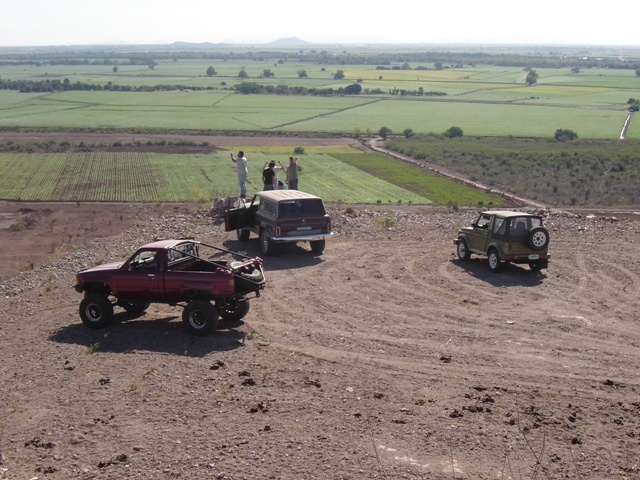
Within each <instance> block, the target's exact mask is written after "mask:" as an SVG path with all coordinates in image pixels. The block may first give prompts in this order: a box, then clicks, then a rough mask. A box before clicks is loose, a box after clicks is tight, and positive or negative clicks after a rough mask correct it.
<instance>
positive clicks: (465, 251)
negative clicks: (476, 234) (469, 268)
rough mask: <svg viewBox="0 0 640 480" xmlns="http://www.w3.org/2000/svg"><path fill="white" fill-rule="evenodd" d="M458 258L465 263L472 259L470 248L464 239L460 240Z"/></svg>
mask: <svg viewBox="0 0 640 480" xmlns="http://www.w3.org/2000/svg"><path fill="white" fill-rule="evenodd" d="M457 252H458V258H459V259H460V260H462V261H463V262H468V261H469V259H470V258H471V252H470V251H469V246H468V245H467V241H466V240H465V239H464V238H461V239H460V240H458V248H457Z"/></svg>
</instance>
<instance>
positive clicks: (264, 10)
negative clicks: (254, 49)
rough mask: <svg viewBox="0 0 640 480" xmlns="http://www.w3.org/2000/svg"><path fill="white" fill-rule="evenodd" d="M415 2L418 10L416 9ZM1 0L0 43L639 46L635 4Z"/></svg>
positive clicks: (559, 0) (573, 0)
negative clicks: (292, 39)
mask: <svg viewBox="0 0 640 480" xmlns="http://www.w3.org/2000/svg"><path fill="white" fill-rule="evenodd" d="M411 3H413V6H411ZM411 3H410V2H404V3H402V4H397V3H395V2H356V1H353V0H351V1H350V0H320V1H318V0H316V1H301V0H295V1H294V0H271V1H269V0H260V1H256V0H236V1H233V0H231V1H229V0H0V12H1V13H0V46H31V45H79V44H82V45H84V44H99V43H102V44H105V43H107V44H112V43H131V44H135V43H172V42H176V41H184V42H213V43H218V42H240V43H247V42H249V43H268V42H272V41H274V40H277V39H279V38H285V37H298V38H300V39H302V40H305V41H308V42H315V43H360V42H367V43H370V42H384V43H482V44H489V43H520V44H572V45H581V44H584V45H634V46H640V33H638V28H637V18H638V14H639V13H640V4H639V3H638V1H637V0H618V1H616V2H612V3H608V2H585V1H583V0H581V1H577V0H536V1H528V2H527V1H523V0H520V1H518V0H508V1H507V0H485V1H479V0H457V1H456V0H454V1H451V2H443V1H438V2H429V1H421V2H416V3H414V2H411Z"/></svg>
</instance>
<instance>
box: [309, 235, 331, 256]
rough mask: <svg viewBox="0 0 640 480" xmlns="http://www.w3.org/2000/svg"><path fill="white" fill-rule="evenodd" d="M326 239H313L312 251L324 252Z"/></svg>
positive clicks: (311, 243)
mask: <svg viewBox="0 0 640 480" xmlns="http://www.w3.org/2000/svg"><path fill="white" fill-rule="evenodd" d="M326 243H327V242H326V241H325V239H324V238H323V239H322V240H311V241H310V242H309V245H311V251H312V252H313V253H322V252H324V247H325V245H326Z"/></svg>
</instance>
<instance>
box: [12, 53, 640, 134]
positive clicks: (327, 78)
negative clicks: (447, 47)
mask: <svg viewBox="0 0 640 480" xmlns="http://www.w3.org/2000/svg"><path fill="white" fill-rule="evenodd" d="M407 65H408V67H407V69H394V70H391V69H388V70H379V69H377V66H376V65H362V64H348V63H347V64H339V65H338V64H315V63H305V62H303V61H286V62H281V61H277V60H274V59H273V58H272V57H268V56H264V57H261V56H256V58H255V59H253V60H252V61H247V60H237V59H233V60H228V61H227V60H225V61H221V60H219V59H180V60H175V61H174V60H159V61H158V62H157V64H156V65H155V67H154V69H153V70H151V69H150V68H149V67H148V66H146V65H127V64H124V63H121V64H119V65H118V66H117V69H118V70H117V72H114V71H113V68H114V67H113V66H112V65H111V64H104V65H101V64H95V65H94V64H86V65H85V64H82V65H48V64H39V65H33V64H27V65H3V64H2V63H0V79H5V80H6V79H11V80H24V81H33V82H42V81H45V82H46V81H49V82H51V81H53V80H57V81H63V80H64V79H67V80H68V81H69V82H70V83H72V84H73V83H76V82H80V83H82V84H86V85H96V86H99V88H100V89H102V88H103V86H104V87H106V86H108V85H111V86H120V87H121V86H127V87H131V88H137V87H141V86H147V87H154V86H162V88H163V90H162V91H156V92H134V91H130V92H124V91H90V90H89V91H78V90H72V91H61V92H42V93H38V94H35V93H18V92H17V91H15V90H0V127H2V128H6V129H12V128H31V129H34V128H35V129H42V128H46V129H70V128H71V129H80V128H83V129H117V130H127V129H129V130H131V129H138V130H139V129H156V130H158V131H163V130H173V131H180V130H202V131H218V132H222V131H227V132H229V131H251V132H253V133H255V132H272V131H279V132H282V133H283V134H287V133H291V132H294V133H298V132H304V131H307V132H311V133H312V134H321V135H322V134H325V135H326V134H340V135H354V134H356V132H367V131H370V132H377V131H378V130H379V129H380V128H381V127H382V126H386V127H388V128H391V129H392V130H393V131H394V132H396V133H400V132H402V131H403V130H405V129H411V130H413V131H414V132H416V133H442V132H443V131H445V130H446V129H448V128H449V127H451V126H458V127H460V128H462V129H463V131H464V132H465V134H466V135H477V136H525V137H540V138H551V137H552V136H553V133H554V132H555V130H556V129H558V128H566V129H570V130H573V131H575V132H576V133H577V134H578V135H579V137H580V138H618V137H619V135H620V132H621V130H622V128H623V125H624V122H625V120H626V118H627V109H628V103H627V102H628V100H629V99H631V98H635V99H638V98H640V79H639V78H638V77H637V76H636V75H635V73H634V71H633V70H613V69H606V68H589V69H583V70H581V71H579V72H578V73H572V72H571V70H570V69H569V68H538V69H536V71H537V72H538V74H539V78H538V83H537V84H536V85H534V86H528V85H526V84H525V81H524V80H525V77H526V73H527V72H526V71H525V70H523V69H522V68H520V67H502V66H489V65H473V66H471V65H465V66H462V67H457V68H444V69H440V70H436V69H434V68H433V66H432V65H420V64H417V63H413V64H407ZM209 66H213V67H214V68H215V69H216V71H217V75H215V76H212V77H207V76H206V69H207V68H208V67H209ZM418 67H424V68H425V69H417V68H418ZM243 68H244V69H245V71H246V72H247V74H248V78H246V79H244V80H243V79H240V78H239V77H238V73H239V72H240V70H241V69H243ZM301 70H304V71H305V72H306V74H307V78H299V76H298V72H299V71H301ZM338 70H342V71H343V72H344V75H345V76H344V78H343V79H340V80H335V79H334V77H333V75H334V74H335V73H336V72H337V71H338ZM265 71H269V72H271V73H272V74H273V76H264V72H265ZM243 81H244V82H251V83H256V84H260V85H270V86H277V85H285V86H288V87H306V88H333V89H337V88H344V87H346V86H348V85H352V84H354V83H358V84H359V85H360V86H361V87H362V88H363V92H362V93H361V94H360V95H346V96H345V95H343V96H311V95H240V94H236V93H235V92H234V87H235V86H236V85H239V84H240V83H241V82H243ZM171 86H175V88H173V90H172V87H171ZM96 88H98V87H96ZM194 89H195V90H194ZM197 89H206V90H197ZM420 89H421V90H422V91H423V92H424V94H423V95H417V94H416V93H417V92H418V91H419V90H420ZM372 92H375V93H372ZM430 92H437V93H440V94H443V95H439V96H431V95H427V93H430ZM635 123H637V122H635ZM627 138H636V139H637V138H640V128H639V127H637V126H636V125H635V124H634V122H632V123H631V128H630V129H629V131H628V133H627Z"/></svg>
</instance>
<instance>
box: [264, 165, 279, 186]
mask: <svg viewBox="0 0 640 480" xmlns="http://www.w3.org/2000/svg"><path fill="white" fill-rule="evenodd" d="M275 166H276V162H274V161H271V162H269V166H268V167H267V168H265V169H264V170H262V183H263V184H264V187H263V190H276V179H277V177H276V172H275V170H274V169H273V167H275Z"/></svg>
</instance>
